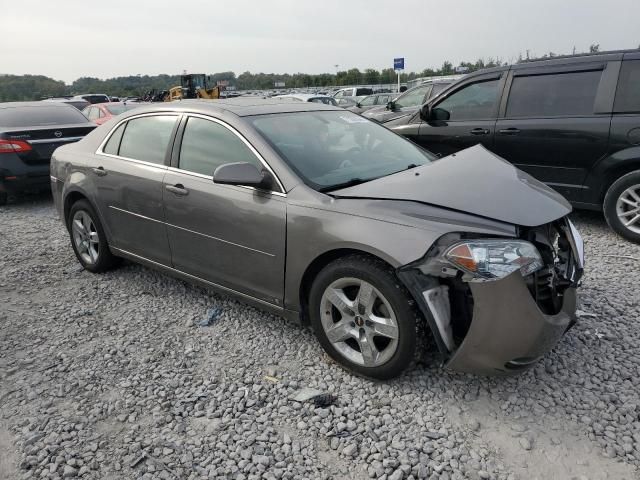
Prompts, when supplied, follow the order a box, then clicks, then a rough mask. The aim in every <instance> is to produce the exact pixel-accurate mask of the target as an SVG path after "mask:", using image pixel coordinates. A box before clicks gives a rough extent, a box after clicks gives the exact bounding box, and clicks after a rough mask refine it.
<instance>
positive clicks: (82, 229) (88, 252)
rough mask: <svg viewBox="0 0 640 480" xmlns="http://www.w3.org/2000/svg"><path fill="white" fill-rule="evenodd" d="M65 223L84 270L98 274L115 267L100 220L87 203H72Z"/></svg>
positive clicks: (82, 201) (83, 201) (81, 201)
mask: <svg viewBox="0 0 640 480" xmlns="http://www.w3.org/2000/svg"><path fill="white" fill-rule="evenodd" d="M67 221H68V224H67V229H68V230H69V235H70V236H71V245H72V246H73V251H74V252H75V254H76V257H77V258H78V261H79V262H80V264H81V265H82V266H83V267H84V268H85V269H86V270H89V271H90V272H93V273H100V272H104V271H106V270H108V269H110V268H111V267H113V266H114V265H115V263H116V257H114V256H113V254H112V253H111V250H109V245H108V244H107V237H106V235H105V234H104V230H103V229H102V225H101V224H100V220H98V216H97V215H96V213H95V210H94V209H93V207H92V206H91V205H90V204H89V202H87V201H86V200H79V201H77V202H76V203H74V204H73V206H72V207H71V211H70V212H69V218H68V220H67Z"/></svg>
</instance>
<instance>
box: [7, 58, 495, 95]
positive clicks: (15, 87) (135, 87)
mask: <svg viewBox="0 0 640 480" xmlns="http://www.w3.org/2000/svg"><path fill="white" fill-rule="evenodd" d="M501 64H502V63H501V62H500V60H499V59H489V60H488V61H484V60H478V61H476V62H474V63H468V62H462V63H461V64H460V66H462V67H467V69H468V71H474V70H478V69H481V68H488V67H493V66H497V65H501ZM454 73H455V69H454V67H453V64H452V63H451V62H444V63H443V65H442V66H441V67H440V68H427V69H424V70H423V71H421V72H403V73H402V74H401V75H400V80H401V81H402V82H406V81H408V80H412V79H414V78H418V77H423V76H437V75H452V74H454ZM210 79H211V83H212V84H213V85H215V84H216V83H217V82H218V81H225V82H228V84H229V85H231V86H233V87H235V88H236V89H238V90H264V89H272V88H274V85H275V84H276V82H284V84H285V86H286V88H304V87H330V86H340V85H357V84H366V85H380V84H390V83H391V84H392V83H395V82H396V81H397V76H396V72H395V71H394V70H393V69H392V68H386V69H383V70H375V69H373V68H367V69H366V70H363V71H361V70H359V69H357V68H350V69H348V70H339V71H337V72H336V73H320V74H308V73H294V74H289V73H285V74H278V73H251V72H249V71H246V72H243V73H241V74H239V75H236V73H235V72H232V71H227V72H218V73H213V74H210ZM179 84H180V75H166V74H163V75H153V76H150V75H130V76H126V77H115V78H107V79H100V78H94V77H81V78H78V79H77V80H74V81H73V83H71V85H65V84H64V82H62V81H58V80H54V79H52V78H49V77H45V76H42V75H0V102H7V101H16V100H40V99H43V98H48V97H58V96H63V95H74V94H78V93H87V92H91V93H106V94H107V95H115V96H139V95H143V94H145V93H147V92H149V91H150V90H157V91H162V90H167V89H169V88H171V87H173V86H175V85H179Z"/></svg>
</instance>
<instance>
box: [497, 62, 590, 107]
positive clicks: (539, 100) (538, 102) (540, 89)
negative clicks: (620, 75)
mask: <svg viewBox="0 0 640 480" xmlns="http://www.w3.org/2000/svg"><path fill="white" fill-rule="evenodd" d="M601 76H602V70H596V71H590V72H570V73H554V74H548V75H531V76H526V77H514V78H513V83H512V84H511V91H510V93H509V101H508V103H507V114H506V116H507V117H555V116H567V115H591V114H593V103H594V101H595V98H596V93H597V91H598V84H599V83H600V77H601Z"/></svg>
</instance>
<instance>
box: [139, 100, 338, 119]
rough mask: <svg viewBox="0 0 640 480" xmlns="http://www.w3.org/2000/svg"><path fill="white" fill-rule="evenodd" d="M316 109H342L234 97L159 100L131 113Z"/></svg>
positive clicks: (254, 112) (263, 112)
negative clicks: (172, 100)
mask: <svg viewBox="0 0 640 480" xmlns="http://www.w3.org/2000/svg"><path fill="white" fill-rule="evenodd" d="M316 110H336V111H343V110H342V108H340V107H334V106H331V105H325V104H324V103H316V102H292V101H286V99H277V98H259V97H258V98H254V97H235V98H229V99H224V100H222V99H221V100H180V101H177V102H159V103H157V104H154V105H152V106H148V107H141V108H136V109H135V110H131V114H132V115H139V114H141V113H152V112H163V111H164V112H166V111H175V112H186V111H189V112H194V113H202V114H212V113H213V114H220V113H223V112H229V113H232V114H235V115H237V116H239V117H247V116H251V115H269V114H273V113H292V112H312V111H316Z"/></svg>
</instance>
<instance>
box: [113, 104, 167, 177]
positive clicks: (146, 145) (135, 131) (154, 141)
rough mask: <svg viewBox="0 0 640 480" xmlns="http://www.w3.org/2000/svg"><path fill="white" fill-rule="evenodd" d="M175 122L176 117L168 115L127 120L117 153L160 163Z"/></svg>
mask: <svg viewBox="0 0 640 480" xmlns="http://www.w3.org/2000/svg"><path fill="white" fill-rule="evenodd" d="M175 123H176V117H175V116H169V115H157V116H152V117H140V118H134V119H133V120H129V121H128V122H127V127H126V128H125V130H124V133H123V135H122V141H121V142H120V151H119V155H120V156H121V157H127V158H132V159H134V160H143V161H145V162H150V163H157V164H159V165H162V164H163V163H164V157H165V154H166V153H167V147H168V146H169V140H171V132H172V131H173V127H174V125H175Z"/></svg>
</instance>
